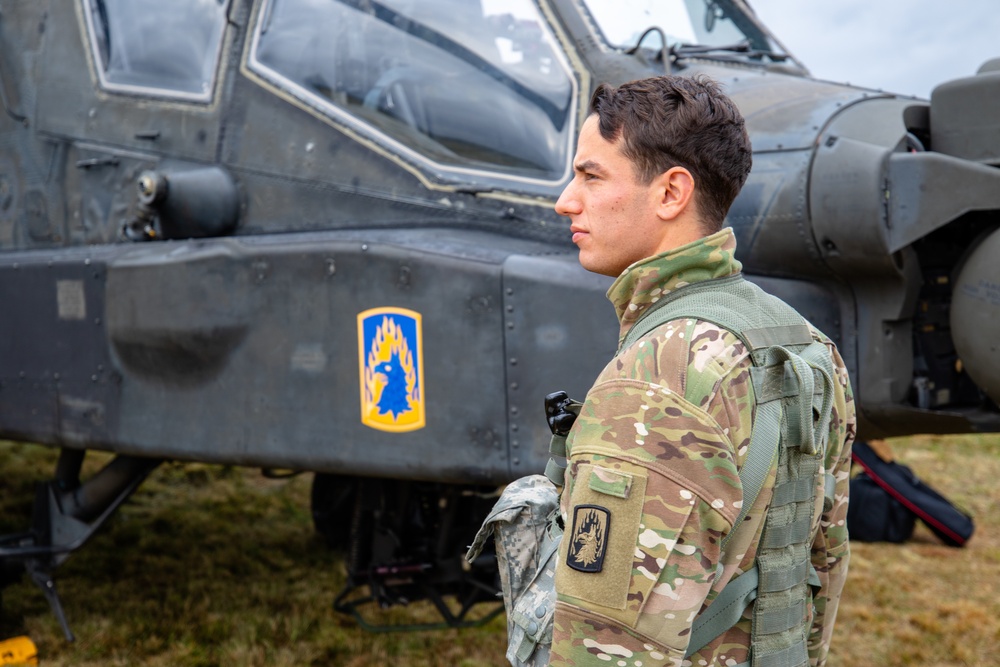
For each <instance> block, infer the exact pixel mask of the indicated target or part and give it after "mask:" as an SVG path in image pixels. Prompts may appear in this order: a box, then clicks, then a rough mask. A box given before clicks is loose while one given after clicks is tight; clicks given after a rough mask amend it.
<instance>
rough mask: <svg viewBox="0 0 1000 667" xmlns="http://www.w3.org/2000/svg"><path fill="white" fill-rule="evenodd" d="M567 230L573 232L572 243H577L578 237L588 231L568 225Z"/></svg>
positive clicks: (586, 233)
mask: <svg viewBox="0 0 1000 667" xmlns="http://www.w3.org/2000/svg"><path fill="white" fill-rule="evenodd" d="M569 231H571V232H573V243H579V242H580V239H582V238H583V237H585V236H587V235H588V234H589V233H590V232H588V231H586V230H584V229H580V228H579V227H570V228H569Z"/></svg>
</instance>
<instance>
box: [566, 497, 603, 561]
mask: <svg viewBox="0 0 1000 667" xmlns="http://www.w3.org/2000/svg"><path fill="white" fill-rule="evenodd" d="M610 530H611V512H610V511H608V509H607V508H606V507H601V506H600V505H577V506H576V507H574V508H573V530H572V532H571V533H570V534H569V537H570V540H571V541H570V544H569V549H567V551H566V564H567V565H569V566H570V567H571V568H573V569H574V570H578V571H580V572H600V571H601V570H602V569H604V556H605V554H606V553H607V552H608V532H609V531H610Z"/></svg>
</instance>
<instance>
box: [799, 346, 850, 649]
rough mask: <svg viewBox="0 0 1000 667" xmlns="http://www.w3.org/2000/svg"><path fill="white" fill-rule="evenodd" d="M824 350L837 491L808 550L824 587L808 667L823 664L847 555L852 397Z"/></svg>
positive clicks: (839, 362)
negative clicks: (830, 374) (829, 369)
mask: <svg viewBox="0 0 1000 667" xmlns="http://www.w3.org/2000/svg"><path fill="white" fill-rule="evenodd" d="M829 345H830V347H831V348H832V352H833V362H834V370H835V372H836V375H837V377H836V378H835V385H836V386H835V390H836V391H835V396H834V405H833V416H832V418H831V420H830V441H829V443H830V444H829V449H828V451H827V457H826V467H827V470H829V471H830V474H832V475H833V476H834V479H835V480H836V490H835V493H834V503H833V508H832V509H831V510H830V511H828V512H824V513H823V515H822V517H821V521H820V530H819V533H818V534H817V536H816V539H815V541H814V542H813V547H812V563H813V567H815V568H816V571H817V573H818V574H819V578H820V582H821V583H822V585H823V586H822V588H821V589H820V591H819V593H818V594H817V595H816V597H815V598H814V599H813V604H814V609H815V615H814V616H813V623H812V628H811V632H810V634H809V643H808V646H809V664H810V665H811V666H812V667H822V666H823V665H825V664H826V659H827V655H828V654H829V651H830V641H831V639H832V637H833V626H834V623H835V621H836V620H837V607H838V605H839V604H840V594H841V592H842V591H843V589H844V583H845V582H846V581H847V567H848V563H849V561H850V555H851V554H850V546H849V543H848V535H847V503H848V496H849V495H850V475H851V446H852V444H853V443H854V433H855V428H856V416H855V406H854V395H853V393H852V391H851V383H850V379H849V378H848V376H847V369H846V367H845V366H844V361H843V359H841V357H840V353H839V352H838V351H837V349H836V347H834V346H833V344H832V343H829Z"/></svg>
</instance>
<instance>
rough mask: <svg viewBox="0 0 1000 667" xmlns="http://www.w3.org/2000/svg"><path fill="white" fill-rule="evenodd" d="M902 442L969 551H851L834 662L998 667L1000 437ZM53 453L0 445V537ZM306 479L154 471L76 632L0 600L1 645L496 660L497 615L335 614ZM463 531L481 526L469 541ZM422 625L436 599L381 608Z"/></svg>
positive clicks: (49, 658) (78, 651)
mask: <svg viewBox="0 0 1000 667" xmlns="http://www.w3.org/2000/svg"><path fill="white" fill-rule="evenodd" d="M891 444H892V447H893V450H894V451H895V452H896V454H897V456H898V457H899V458H900V459H901V460H902V461H903V462H904V463H906V464H908V465H910V466H911V467H912V468H913V469H914V470H915V471H916V472H917V474H918V475H919V476H920V477H921V478H922V479H923V480H924V481H925V482H927V483H929V484H930V485H932V486H934V487H936V488H937V489H938V490H940V491H941V492H942V493H944V494H945V495H946V496H948V497H949V498H951V499H952V500H953V501H955V502H957V503H959V504H961V505H963V506H964V507H966V508H968V509H969V510H971V511H972V512H973V513H974V515H975V517H976V535H975V536H974V537H973V539H972V540H971V542H970V543H969V545H968V547H966V548H964V549H952V548H949V547H945V546H943V545H941V543H940V542H938V541H937V540H936V538H934V537H933V536H932V534H931V533H930V532H929V531H927V530H926V529H924V528H923V527H918V532H917V534H916V536H915V537H914V539H913V540H912V541H911V542H909V543H907V544H904V545H886V544H855V545H854V547H853V556H852V563H851V575H850V579H849V581H848V585H847V591H846V593H845V599H844V602H843V604H842V606H841V613H840V620H839V623H838V629H837V634H836V637H835V640H834V647H833V652H834V655H833V657H832V658H831V661H830V664H831V665H832V666H835V667H848V666H852V667H853V666H855V665H861V666H865V665H878V666H881V665H886V666H896V665H920V666H921V667H931V666H946V665H947V666H951V665H963V666H970V665H983V666H985V665H995V664H997V661H998V658H997V656H1000V598H998V591H1000V513H998V512H997V511H996V508H997V507H998V503H1000V437H997V436H962V437H918V438H909V439H900V440H896V441H893V442H892V443H891ZM55 458H56V452H55V451H54V450H50V449H46V448H42V447H37V446H30V445H21V444H13V443H6V442H0V474H2V475H3V480H4V481H3V483H2V484H0V534H5V533H10V532H16V531H20V530H23V529H25V528H26V527H27V525H28V520H29V516H30V502H31V498H32V496H33V493H32V487H33V484H34V483H35V482H36V481H40V480H42V479H44V478H45V477H47V476H49V475H51V472H52V470H53V466H54V463H55ZM310 481H311V480H310V476H309V475H301V476H298V477H294V478H291V479H284V480H273V479H266V478H264V477H262V476H261V475H260V474H259V473H258V472H257V471H253V470H244V469H235V468H226V467H221V466H208V465H200V464H168V465H164V466H162V467H161V468H160V469H158V470H157V471H156V472H155V473H154V474H153V475H152V476H151V477H150V479H149V480H148V481H147V482H146V483H145V484H144V485H143V487H142V488H140V490H139V491H138V492H137V493H136V494H135V496H134V497H133V498H132V500H131V501H130V502H129V503H128V504H126V505H125V506H124V507H123V508H122V509H121V510H120V511H119V512H118V514H117V515H116V516H115V517H114V518H113V519H112V520H111V521H110V522H109V524H108V525H107V526H105V528H104V529H102V530H101V531H100V533H99V534H98V535H97V536H95V537H94V539H93V540H92V541H91V542H90V543H89V544H88V545H86V546H85V547H84V548H83V549H81V550H80V551H79V552H77V553H76V554H74V555H73V556H72V557H71V558H70V559H69V560H68V561H67V562H66V564H65V565H63V566H62V567H61V568H60V569H59V570H58V572H57V579H56V581H57V584H58V587H59V591H60V594H61V597H62V600H63V604H64V607H65V610H66V615H67V617H68V619H69V622H70V625H71V627H72V629H73V630H74V632H75V633H76V635H77V641H76V642H75V643H72V644H70V643H67V642H66V641H65V640H64V639H63V637H62V632H61V630H60V628H59V625H58V623H57V622H56V620H55V618H54V617H53V615H52V614H51V613H50V611H49V608H48V605H47V603H46V602H45V599H44V598H43V597H42V595H41V593H40V592H39V591H38V590H37V589H36V588H35V587H34V585H33V584H31V583H29V582H28V581H27V580H26V579H22V580H21V582H20V583H17V584H15V585H13V586H11V587H9V588H8V589H6V591H5V592H4V594H3V608H2V610H0V639H2V638H6V637H11V636H15V635H20V634H26V635H28V636H30V637H31V638H32V639H33V640H34V641H35V643H36V644H37V645H38V648H39V655H40V658H41V664H42V665H43V666H45V667H56V666H66V667H70V666H72V667H97V666H101V667H113V666H118V665H144V666H146V665H148V666H167V665H170V666H180V667H208V666H210V665H221V666H228V665H240V666H243V665H247V666H256V665H260V666H264V665H267V666H269V667H270V666H285V665H288V666H290V665H296V666H298V665H336V666H346V667H359V666H363V665H390V664H391V665H401V666H403V667H418V666H420V667H423V666H427V667H430V666H438V665H440V666H444V665H448V666H458V667H463V666H469V667H471V666H473V665H476V666H479V665H483V666H490V665H498V666H499V665H504V664H506V663H505V661H504V660H503V651H504V647H505V625H504V621H503V618H502V617H500V618H497V619H494V620H493V621H491V622H490V623H488V624H487V625H486V626H485V627H482V628H475V629H466V630H445V631H432V632H410V633H392V634H373V633H368V632H365V631H362V630H360V629H359V628H358V627H357V625H356V624H355V623H354V621H353V620H351V619H349V618H346V617H344V616H342V615H340V614H337V613H336V612H334V611H333V610H332V607H331V602H332V600H333V597H334V595H335V594H336V593H337V592H338V591H339V590H340V588H341V586H342V585H343V583H344V578H345V572H344V567H343V564H342V561H341V559H340V558H339V557H338V556H337V555H336V554H334V553H333V552H331V551H329V550H328V549H326V548H325V547H324V546H323V544H322V543H321V541H320V540H319V539H318V538H317V537H316V536H315V535H314V533H313V531H312V526H311V517H310V513H309V507H308V502H309V484H310ZM470 539H471V536H470ZM374 613H375V614H376V617H377V618H378V619H379V620H381V621H383V622H393V623H404V622H426V621H428V620H431V618H432V616H431V614H430V611H429V609H428V608H427V607H426V606H423V607H421V606H416V607H415V608H414V607H410V608H405V609H399V608H396V609H392V610H389V611H386V612H379V611H376V612H374Z"/></svg>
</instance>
